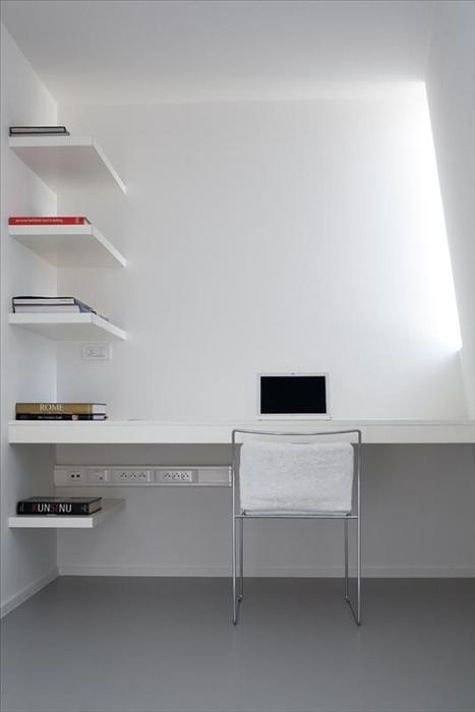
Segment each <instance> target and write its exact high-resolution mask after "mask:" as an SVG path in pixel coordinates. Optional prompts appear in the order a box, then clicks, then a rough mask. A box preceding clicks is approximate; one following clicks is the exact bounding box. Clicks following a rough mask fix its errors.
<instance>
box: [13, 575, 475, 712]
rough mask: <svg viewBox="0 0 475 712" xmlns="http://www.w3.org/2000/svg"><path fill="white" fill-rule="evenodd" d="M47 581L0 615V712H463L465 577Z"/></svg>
mask: <svg viewBox="0 0 475 712" xmlns="http://www.w3.org/2000/svg"><path fill="white" fill-rule="evenodd" d="M229 593H230V584H229V581H226V580H223V579H158V578H146V579H145V578H86V577H84V578H81V577H77V578H74V577H64V578H61V579H57V580H56V581H54V582H53V583H52V584H51V585H50V586H48V587H47V588H46V589H44V590H43V591H41V592H40V593H39V594H37V595H36V596H35V597H34V598H32V599H30V600H29V601H27V602H26V603H24V604H23V605H22V606H21V607H19V608H18V609H16V610H15V611H13V612H12V613H11V614H10V615H9V616H7V617H6V618H5V619H4V621H3V622H2V627H3V631H2V632H3V635H2V647H3V651H2V652H3V654H2V665H3V671H2V672H3V675H2V677H3V703H2V708H1V709H2V712H251V711H252V712H319V711H325V712H336V711H338V712H388V711H391V712H422V711H424V712H429V711H430V712H457V711H459V712H462V711H463V712H473V711H474V710H475V580H451V581H450V580H420V579H419V580H417V579H415V580H414V579H413V580H401V579H399V580H396V579H392V580H369V581H367V582H365V585H364V596H365V599H364V604H365V605H364V621H363V626H362V627H361V628H360V629H358V628H357V627H356V626H355V625H354V623H353V619H352V618H351V614H350V611H349V609H348V608H347V607H346V605H345V603H344V601H343V599H342V584H341V582H340V581H335V580H328V579H326V580H325V579H313V580H310V579H254V580H250V581H248V582H247V586H246V599H245V601H244V603H243V608H242V614H241V622H240V624H239V626H238V627H237V628H233V627H232V626H231V625H230V600H229Z"/></svg>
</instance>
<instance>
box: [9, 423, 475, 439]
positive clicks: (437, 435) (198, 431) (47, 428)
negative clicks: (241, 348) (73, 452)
mask: <svg viewBox="0 0 475 712" xmlns="http://www.w3.org/2000/svg"><path fill="white" fill-rule="evenodd" d="M237 427H241V428H254V429H261V430H280V431H284V432H292V431H294V432H299V431H305V432H312V431H314V432H325V431H331V430H348V429H353V428H359V429H361V431H362V433H363V442H364V443H381V444H390V443H475V422H474V421H469V420H462V421H436V420H432V421H431V420H404V419H401V420H359V421H356V420H352V421H347V420H331V421H326V422H325V423H322V421H315V422H314V423H312V422H310V421H306V422H305V424H304V423H298V422H295V421H294V422H289V421H287V422H279V423H276V421H275V420H274V421H272V422H270V421H259V422H258V423H257V422H254V421H250V422H242V421H241V422H239V421H238V422H235V423H232V422H221V423H172V422H159V421H158V422H157V421H146V420H142V421H140V420H106V421H101V422H95V423H91V422H85V421H74V422H71V421H67V422H58V421H52V422H38V421H26V420H23V421H16V420H14V421H11V422H10V424H9V431H8V438H9V442H10V443H12V444H53V445H60V444H76V445H81V444H82V445H88V444H162V443H170V444H174V443H227V444H230V443H231V431H232V429H233V428H237Z"/></svg>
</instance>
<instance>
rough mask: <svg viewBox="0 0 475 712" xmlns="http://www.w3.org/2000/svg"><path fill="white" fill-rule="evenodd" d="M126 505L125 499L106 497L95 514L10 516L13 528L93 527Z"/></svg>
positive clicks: (9, 520) (9, 521) (10, 523)
mask: <svg viewBox="0 0 475 712" xmlns="http://www.w3.org/2000/svg"><path fill="white" fill-rule="evenodd" d="M124 506H125V500H123V499H104V500H102V509H101V510H100V511H99V512H94V514H85V515H74V516H64V517H63V516H57V515H49V516H41V515H35V516H32V517H29V516H28V515H27V514H22V515H16V516H14V517H9V518H8V526H9V527H10V528H11V529H93V528H94V527H97V526H99V524H102V522H103V521H104V520H105V519H107V518H108V517H110V516H111V515H112V514H115V513H116V512H118V511H119V510H120V509H123V508H124Z"/></svg>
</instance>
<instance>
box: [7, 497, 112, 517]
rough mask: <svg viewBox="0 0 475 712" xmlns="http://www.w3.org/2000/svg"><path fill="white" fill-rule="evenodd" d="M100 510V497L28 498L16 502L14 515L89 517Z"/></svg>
mask: <svg viewBox="0 0 475 712" xmlns="http://www.w3.org/2000/svg"><path fill="white" fill-rule="evenodd" d="M101 509H102V497H30V498H29V499H22V500H20V501H19V502H17V506H16V513H17V514H25V515H28V516H30V517H31V515H38V516H39V515H42V516H45V515H46V516H48V515H53V516H58V515H63V516H71V515H83V516H84V515H89V514H94V512H98V511H99V510H101Z"/></svg>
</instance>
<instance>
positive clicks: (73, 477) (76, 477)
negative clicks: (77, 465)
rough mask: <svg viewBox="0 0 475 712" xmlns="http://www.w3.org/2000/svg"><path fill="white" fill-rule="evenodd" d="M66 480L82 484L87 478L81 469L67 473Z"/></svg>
mask: <svg viewBox="0 0 475 712" xmlns="http://www.w3.org/2000/svg"><path fill="white" fill-rule="evenodd" d="M66 479H67V481H68V482H74V483H75V484H79V483H80V482H85V481H86V478H85V477H84V472H83V471H82V470H79V469H74V470H68V471H67V473H66Z"/></svg>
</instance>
